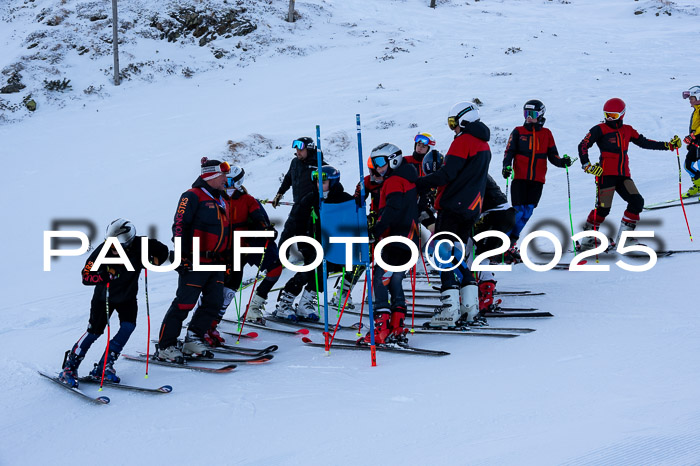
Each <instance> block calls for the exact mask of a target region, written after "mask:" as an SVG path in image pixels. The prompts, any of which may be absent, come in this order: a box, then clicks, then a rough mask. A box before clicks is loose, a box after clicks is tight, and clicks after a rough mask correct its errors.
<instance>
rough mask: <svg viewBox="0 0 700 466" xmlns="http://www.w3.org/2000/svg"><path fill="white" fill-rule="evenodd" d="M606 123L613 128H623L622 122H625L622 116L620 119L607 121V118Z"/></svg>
mask: <svg viewBox="0 0 700 466" xmlns="http://www.w3.org/2000/svg"><path fill="white" fill-rule="evenodd" d="M604 123H605V124H606V125H608V126H609V127H611V128H613V129H619V128H622V124H623V123H622V118H620V119H618V120H612V121H607V120H606V121H605V122H604Z"/></svg>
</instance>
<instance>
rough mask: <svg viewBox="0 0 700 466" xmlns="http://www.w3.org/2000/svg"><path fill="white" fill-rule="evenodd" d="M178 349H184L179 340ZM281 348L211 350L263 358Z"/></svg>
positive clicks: (227, 347)
mask: <svg viewBox="0 0 700 466" xmlns="http://www.w3.org/2000/svg"><path fill="white" fill-rule="evenodd" d="M151 343H158V340H156V339H153V340H151ZM177 343H178V348H181V347H182V340H178V341H177ZM278 349H279V347H278V346H277V345H270V346H268V347H267V348H261V349H258V348H246V347H245V346H238V345H227V344H225V343H224V344H222V345H219V346H216V347H213V348H211V350H212V351H218V352H220V353H229V354H242V355H245V356H251V357H254V356H263V355H265V354H269V353H274V352H275V351H277V350H278Z"/></svg>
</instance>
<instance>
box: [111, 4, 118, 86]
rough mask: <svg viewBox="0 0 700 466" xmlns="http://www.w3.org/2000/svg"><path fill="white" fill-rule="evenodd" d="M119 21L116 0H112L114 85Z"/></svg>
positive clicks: (116, 69) (116, 83)
mask: <svg viewBox="0 0 700 466" xmlns="http://www.w3.org/2000/svg"><path fill="white" fill-rule="evenodd" d="M117 29H119V22H118V20H117V0H112V50H113V52H114V85H115V86H118V85H119V37H118V36H117V32H118V31H117Z"/></svg>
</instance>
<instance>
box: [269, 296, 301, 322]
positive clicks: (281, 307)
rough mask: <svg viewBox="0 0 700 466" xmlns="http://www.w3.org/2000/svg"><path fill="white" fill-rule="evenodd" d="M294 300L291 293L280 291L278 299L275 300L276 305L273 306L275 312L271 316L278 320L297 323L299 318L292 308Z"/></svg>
mask: <svg viewBox="0 0 700 466" xmlns="http://www.w3.org/2000/svg"><path fill="white" fill-rule="evenodd" d="M294 298H296V296H294V295H293V294H292V293H289V292H287V291H282V292H281V293H280V295H279V298H277V305H276V306H275V310H274V312H273V313H272V315H273V316H275V317H277V318H278V319H288V320H291V321H292V322H296V321H298V320H299V318H298V317H297V314H296V313H295V312H294V308H293V307H292V305H293V304H294Z"/></svg>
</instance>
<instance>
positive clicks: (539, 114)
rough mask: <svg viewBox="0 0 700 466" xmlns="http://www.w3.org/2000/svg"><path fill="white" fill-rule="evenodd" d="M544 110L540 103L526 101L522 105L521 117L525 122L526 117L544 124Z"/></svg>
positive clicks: (538, 101)
mask: <svg viewBox="0 0 700 466" xmlns="http://www.w3.org/2000/svg"><path fill="white" fill-rule="evenodd" d="M545 110H546V108H545V106H544V104H543V103H542V101H540V100H537V99H533V100H528V101H527V102H525V105H523V116H524V117H525V119H526V120H527V118H528V117H531V118H536V119H537V122H538V123H540V124H542V123H544V120H545V119H544V112H545Z"/></svg>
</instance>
